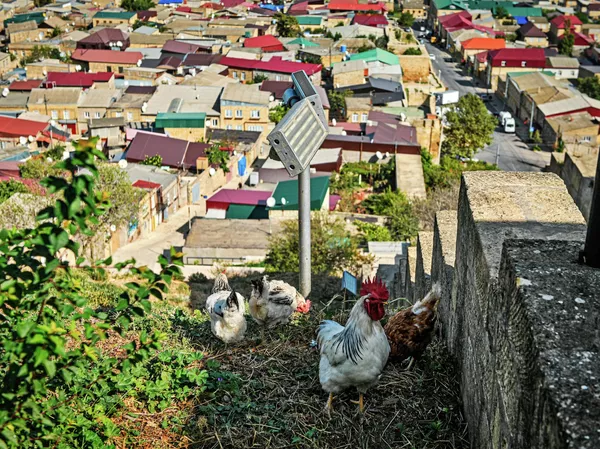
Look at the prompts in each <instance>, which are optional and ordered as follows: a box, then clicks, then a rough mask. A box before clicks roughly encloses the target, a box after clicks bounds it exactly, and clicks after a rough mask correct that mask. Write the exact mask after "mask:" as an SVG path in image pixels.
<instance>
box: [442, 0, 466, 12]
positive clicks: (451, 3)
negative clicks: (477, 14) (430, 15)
mask: <svg viewBox="0 0 600 449" xmlns="http://www.w3.org/2000/svg"><path fill="white" fill-rule="evenodd" d="M433 3H434V4H435V7H436V9H437V10H438V11H439V10H440V9H456V10H460V9H467V6H468V2H460V1H456V0H433Z"/></svg>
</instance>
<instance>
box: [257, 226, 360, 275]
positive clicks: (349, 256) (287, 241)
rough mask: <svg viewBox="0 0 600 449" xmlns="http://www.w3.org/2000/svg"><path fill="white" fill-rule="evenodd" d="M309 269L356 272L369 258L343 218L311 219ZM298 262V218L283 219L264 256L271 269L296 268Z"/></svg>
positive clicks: (277, 270)
mask: <svg viewBox="0 0 600 449" xmlns="http://www.w3.org/2000/svg"><path fill="white" fill-rule="evenodd" d="M311 225H312V232H311V254H312V271H313V272H314V273H318V274H321V273H322V274H339V273H340V272H341V271H342V270H349V271H351V272H354V273H356V272H357V271H358V269H359V268H360V267H361V266H362V265H363V264H365V263H369V262H370V261H371V258H370V257H369V256H366V255H363V254H362V253H361V252H360V250H359V249H358V239H357V238H356V237H354V236H352V235H351V234H350V232H349V231H348V229H346V225H345V223H344V221H343V220H340V219H338V218H334V217H331V216H329V215H326V214H316V215H314V216H313V217H312V219H311ZM298 266H299V242H298V220H288V221H284V222H283V223H282V229H281V231H280V232H279V233H278V234H277V235H276V236H274V237H273V238H272V240H271V242H270V244H269V252H268V254H267V257H266V260H265V270H266V271H270V272H297V271H298Z"/></svg>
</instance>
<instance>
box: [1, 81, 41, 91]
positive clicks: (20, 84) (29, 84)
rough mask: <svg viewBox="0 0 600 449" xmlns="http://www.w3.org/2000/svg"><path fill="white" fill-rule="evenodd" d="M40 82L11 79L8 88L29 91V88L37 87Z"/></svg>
mask: <svg viewBox="0 0 600 449" xmlns="http://www.w3.org/2000/svg"><path fill="white" fill-rule="evenodd" d="M40 84H42V82H41V81H40V80H29V81H13V82H12V83H11V84H10V86H8V88H9V90H12V91H15V92H19V91H20V92H31V89H37V88H38V87H40Z"/></svg>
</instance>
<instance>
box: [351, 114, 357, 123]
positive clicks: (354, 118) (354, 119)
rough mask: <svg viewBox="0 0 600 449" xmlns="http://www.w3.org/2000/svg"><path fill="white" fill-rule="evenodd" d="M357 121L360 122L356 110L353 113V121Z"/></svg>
mask: <svg viewBox="0 0 600 449" xmlns="http://www.w3.org/2000/svg"><path fill="white" fill-rule="evenodd" d="M356 122H358V114H357V113H356V112H355V113H354V114H352V123H356Z"/></svg>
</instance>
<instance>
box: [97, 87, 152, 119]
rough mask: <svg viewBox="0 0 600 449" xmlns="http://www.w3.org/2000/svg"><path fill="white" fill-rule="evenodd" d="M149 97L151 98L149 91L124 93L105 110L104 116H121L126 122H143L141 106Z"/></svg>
mask: <svg viewBox="0 0 600 449" xmlns="http://www.w3.org/2000/svg"><path fill="white" fill-rule="evenodd" d="M150 98H152V94H151V93H147V94H131V93H125V94H123V95H122V96H121V98H119V99H118V100H117V101H115V102H114V103H113V104H111V105H110V107H109V108H108V109H107V110H106V117H108V118H119V117H123V118H124V119H125V122H126V123H131V122H143V121H144V118H143V117H142V107H143V106H144V104H145V103H148V101H150Z"/></svg>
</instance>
